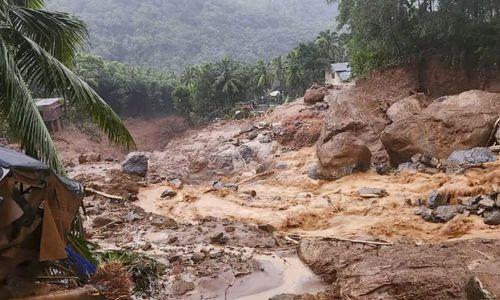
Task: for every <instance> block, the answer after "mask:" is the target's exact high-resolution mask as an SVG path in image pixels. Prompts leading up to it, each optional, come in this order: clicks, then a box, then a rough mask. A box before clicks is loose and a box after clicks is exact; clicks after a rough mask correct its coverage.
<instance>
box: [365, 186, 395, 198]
mask: <svg viewBox="0 0 500 300" xmlns="http://www.w3.org/2000/svg"><path fill="white" fill-rule="evenodd" d="M358 195H359V196H360V197H362V198H383V197H385V196H387V195H388V193H387V191H386V190H385V189H379V188H367V187H363V188H361V189H359V190H358Z"/></svg>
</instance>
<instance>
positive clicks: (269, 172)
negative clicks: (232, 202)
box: [238, 170, 274, 185]
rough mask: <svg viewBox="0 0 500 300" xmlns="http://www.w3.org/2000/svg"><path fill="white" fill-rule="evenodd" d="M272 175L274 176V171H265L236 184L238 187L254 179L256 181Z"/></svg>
mask: <svg viewBox="0 0 500 300" xmlns="http://www.w3.org/2000/svg"><path fill="white" fill-rule="evenodd" d="M273 174H274V171H272V170H271V171H266V172H263V173H259V174H257V175H255V176H252V177H250V178H247V179H245V180H242V181H240V182H238V185H242V184H244V183H247V182H250V181H252V180H254V179H257V178H260V177H265V176H269V175H273Z"/></svg>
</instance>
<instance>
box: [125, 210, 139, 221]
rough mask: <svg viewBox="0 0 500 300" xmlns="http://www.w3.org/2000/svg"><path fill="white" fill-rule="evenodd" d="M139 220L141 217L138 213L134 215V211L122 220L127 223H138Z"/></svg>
mask: <svg viewBox="0 0 500 300" xmlns="http://www.w3.org/2000/svg"><path fill="white" fill-rule="evenodd" d="M141 219H142V216H141V215H139V214H138V213H136V212H135V211H131V212H129V213H128V214H127V215H126V216H125V218H124V220H125V221H127V222H135V221H139V220H141Z"/></svg>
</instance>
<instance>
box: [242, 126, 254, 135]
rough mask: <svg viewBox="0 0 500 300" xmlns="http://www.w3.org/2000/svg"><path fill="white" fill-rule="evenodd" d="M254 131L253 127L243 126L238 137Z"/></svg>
mask: <svg viewBox="0 0 500 300" xmlns="http://www.w3.org/2000/svg"><path fill="white" fill-rule="evenodd" d="M254 129H255V126H253V125H248V126H245V127H243V128H241V130H240V133H239V134H238V135H242V134H245V133H248V132H251V131H253V130H254Z"/></svg>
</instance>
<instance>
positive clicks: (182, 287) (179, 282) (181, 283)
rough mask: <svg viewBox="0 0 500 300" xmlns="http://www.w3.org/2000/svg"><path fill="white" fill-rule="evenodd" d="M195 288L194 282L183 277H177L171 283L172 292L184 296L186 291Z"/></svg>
mask: <svg viewBox="0 0 500 300" xmlns="http://www.w3.org/2000/svg"><path fill="white" fill-rule="evenodd" d="M194 288H195V285H194V283H192V282H188V281H185V280H184V279H181V278H178V279H175V280H174V281H173V282H172V283H171V285H170V290H171V293H172V294H173V295H176V296H182V295H184V294H185V293H187V292H189V291H192V290H194Z"/></svg>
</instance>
